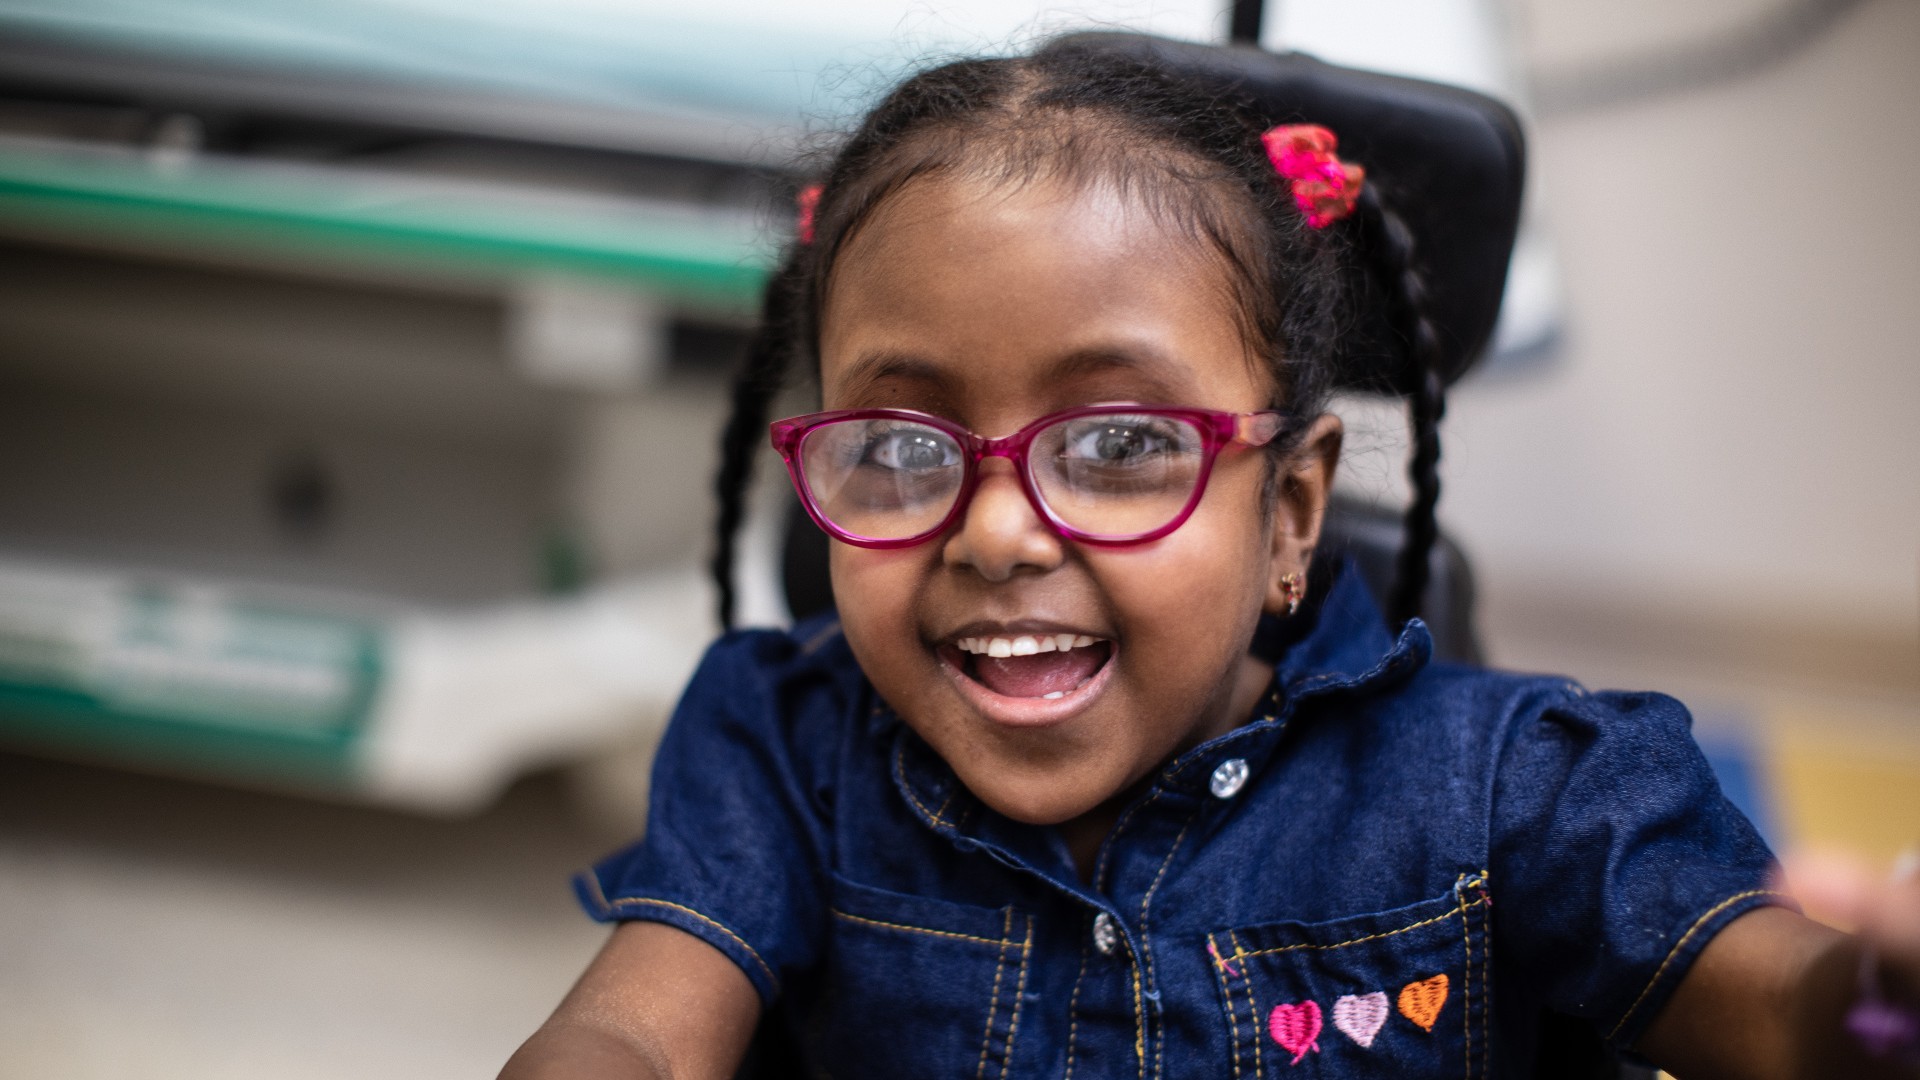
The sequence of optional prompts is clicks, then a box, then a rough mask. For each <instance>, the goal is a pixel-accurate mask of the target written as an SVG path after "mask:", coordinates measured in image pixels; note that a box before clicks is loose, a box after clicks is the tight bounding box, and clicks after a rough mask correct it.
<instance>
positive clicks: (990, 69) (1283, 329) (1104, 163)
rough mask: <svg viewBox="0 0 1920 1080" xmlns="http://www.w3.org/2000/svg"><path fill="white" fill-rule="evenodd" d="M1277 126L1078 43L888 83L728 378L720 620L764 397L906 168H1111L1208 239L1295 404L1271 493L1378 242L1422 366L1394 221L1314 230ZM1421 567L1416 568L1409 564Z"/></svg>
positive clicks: (1278, 444) (1095, 175)
mask: <svg viewBox="0 0 1920 1080" xmlns="http://www.w3.org/2000/svg"><path fill="white" fill-rule="evenodd" d="M1269 123H1270V121H1268V120H1267V119H1265V118H1263V117H1261V116H1260V115H1259V114H1258V113H1257V111H1256V110H1255V109H1254V108H1253V106H1252V105H1251V104H1250V103H1249V102H1246V101H1244V100H1242V99H1241V98H1240V97H1238V96H1236V95H1232V94H1225V93H1221V92H1219V91H1216V90H1209V89H1204V88H1201V87H1198V86H1195V85H1193V84H1191V83H1189V82H1188V81H1186V80H1183V79H1180V78H1178V77H1176V76H1174V75H1172V74H1170V73H1168V72H1167V71H1165V70H1164V69H1162V68H1160V67H1159V66H1157V65H1155V64H1154V63H1152V62H1151V61H1149V60H1145V59H1142V58H1138V57H1129V56H1124V55H1120V54H1116V53H1114V52H1111V51H1109V50H1103V49H1099V48H1097V47H1091V46H1088V45H1084V44H1081V43H1076V42H1073V41H1071V40H1065V41H1058V42H1054V43H1052V44H1050V45H1047V46H1044V47H1042V48H1041V49H1039V50H1038V51H1037V52H1035V53H1033V54H1032V55H1029V56H1024V57H1016V58H1005V59H1002V58H993V59H972V60H960V61H956V62H953V63H948V64H944V65H941V66H938V67H934V68H930V69H928V70H926V71H923V72H921V73H919V74H917V75H915V76H913V77H911V78H909V79H907V80H906V81H905V82H904V83H902V84H901V85H900V86H898V87H897V88H895V89H894V90H893V92H892V93H890V94H889V95H888V96H887V97H886V98H885V99H884V100H882V101H881V102H880V104H879V105H878V106H876V107H875V108H874V110H873V111H872V112H871V113H869V114H868V115H867V117H866V119H865V120H864V121H863V122H862V123H861V124H860V126H859V127H858V128H857V129H856V130H855V131H854V133H853V134H852V135H851V136H850V137H848V138H847V140H846V141H845V142H844V144H842V145H841V147H840V149H839V151H838V153H836V154H834V155H833V156H832V158H831V160H830V161H828V162H827V163H826V164H825V167H824V168H823V169H821V170H819V175H821V177H822V180H821V184H820V193H819V197H818V201H817V202H816V203H815V204H814V210H813V217H812V237H811V240H810V242H804V243H802V242H796V243H795V244H793V245H792V246H791V247H790V248H789V249H788V251H787V252H786V255H785V258H784V260H783V261H782V263H781V265H780V267H779V269H778V270H777V271H776V272H775V273H774V275H773V277H772V279H771V280H770V282H769V284H768V286H767V292H766V296H765V299H764V303H763V310H762V318H761V323H760V326H759V329H758V331H757V332H756V333H755V335H754V337H753V339H752V341H751V343H750V345H749V348H748V353H747V357H746V361H745V363H744V365H743V367H742V369H741V371H740V373H739V375H738V377H737V379H736V381H735V383H734V388H733V402H732V406H733V411H732V414H731V416H730V417H729V419H728V421H727V424H726V427H725V430H724V432H723V434H722V436H721V447H720V449H721V454H720V468H719V472H718V474H717V476H716V477H715V482H714V487H715V493H716V495H717V496H718V501H719V516H718V522H717V537H716V544H715V548H714V555H713V561H712V564H711V570H712V573H713V578H714V581H715V583H716V585H718V587H719V615H720V621H721V624H722V625H723V626H728V627H730V626H731V625H732V621H733V614H734V607H735V592H734V585H733V563H734V555H735V535H736V533H737V532H738V530H739V527H740V524H741V521H742V518H743V516H744V511H743V507H744V503H745V497H746V491H747V489H748V487H749V485H750V482H751V479H752V472H753V465H754V461H755V458H756V457H757V456H758V454H759V451H760V450H761V448H762V447H763V446H764V445H765V443H766V426H767V422H768V416H767V411H768V409H769V407H770V404H771V402H772V401H773V399H774V397H775V396H776V395H777V394H778V393H779V392H780V390H781V389H782V387H783V386H784V384H785V382H786V380H787V378H788V377H789V376H790V375H791V374H792V373H793V371H794V370H795V369H796V368H801V369H803V370H808V369H816V368H817V364H818V360H819V356H818V327H819V316H820V311H821V308H822V306H823V304H824V301H825V293H826V285H827V281H828V278H829V276H830V275H831V272H832V269H833V265H834V260H835V258H836V257H837V255H838V254H839V252H840V251H841V250H842V249H843V248H844V247H845V245H846V244H847V243H848V242H849V241H850V240H851V239H852V238H853V236H854V235H855V234H856V233H857V232H858V231H859V229H860V228H861V227H862V226H863V225H864V224H865V223H867V222H868V221H869V220H871V218H872V216H873V213H874V211H875V210H876V209H877V208H878V207H879V206H880V205H881V204H882V203H884V202H885V201H886V199H887V198H888V197H890V196H891V195H892V194H894V193H895V192H897V191H899V190H900V189H901V188H903V187H904V186H906V185H907V184H908V183H910V182H912V181H914V180H916V179H920V178H924V177H930V176H936V175H946V176H959V177H965V178H969V179H986V180H991V181H997V182H1003V183H1015V184H1018V183H1024V182H1028V181H1032V180H1035V179H1040V178H1047V179H1059V180H1066V181H1069V182H1075V183H1083V184H1086V183H1094V182H1100V183H1106V184H1112V185H1115V186H1116V187H1117V188H1118V189H1119V190H1120V191H1122V192H1123V193H1124V194H1125V195H1127V196H1128V197H1130V198H1132V199H1135V200H1137V201H1138V202H1140V203H1142V204H1143V205H1144V206H1145V207H1146V208H1147V209H1149V210H1150V211H1151V212H1153V213H1155V214H1156V215H1157V216H1158V217H1159V218H1160V219H1161V221H1162V222H1163V224H1165V225H1168V226H1170V227H1173V228H1177V229H1181V230H1184V231H1185V233H1186V234H1187V235H1188V236H1189V237H1190V238H1192V239H1194V240H1196V241H1198V242H1200V243H1202V244H1204V245H1206V246H1207V247H1208V248H1210V249H1211V250H1212V251H1213V252H1215V253H1216V254H1217V255H1219V256H1220V258H1221V260H1222V263H1223V265H1224V266H1225V267H1226V269H1227V272H1228V277H1229V283H1230V285H1231V287H1232V288H1233V290H1234V298H1235V300H1236V301H1237V303H1236V308H1237V310H1238V311H1239V313H1240V316H1241V323H1242V326H1241V330H1242V333H1243V335H1244V337H1245V339H1246V341H1247V344H1248V346H1249V350H1250V353H1251V354H1252V355H1254V356H1255V357H1257V358H1258V359H1259V360H1260V361H1261V362H1262V363H1263V364H1264V365H1265V367H1266V369H1267V371H1268V373H1269V375H1270V376H1271V383H1272V386H1273V388H1274V389H1273V393H1274V399H1273V401H1272V402H1271V403H1270V406H1269V407H1271V408H1275V409H1278V410H1279V411H1280V412H1281V413H1282V414H1283V416H1284V417H1285V419H1286V423H1285V425H1284V427H1283V429H1282V431H1283V435H1282V437H1281V438H1280V439H1276V440H1275V441H1274V442H1273V443H1272V444H1269V447H1268V449H1269V452H1270V457H1269V460H1270V462H1271V463H1272V465H1273V468H1272V471H1271V472H1270V473H1269V476H1270V480H1271V481H1272V482H1270V483H1269V484H1268V485H1267V491H1268V505H1269V506H1271V504H1272V499H1273V498H1274V497H1275V496H1276V495H1277V492H1278V490H1279V486H1278V480H1277V478H1278V476H1279V473H1280V470H1279V469H1278V463H1279V462H1280V461H1282V460H1284V458H1285V457H1286V456H1287V455H1289V454H1290V453H1292V452H1293V451H1294V450H1296V449H1297V448H1298V445H1299V440H1300V437H1301V436H1302V435H1303V434H1304V433H1305V431H1306V429H1307V427H1308V426H1309V423H1310V422H1311V420H1312V419H1313V418H1314V417H1315V416H1318V415H1319V414H1320V413H1321V412H1322V411H1323V410H1324V408H1325V406H1326V401H1327V398H1328V396H1329V394H1330V393H1331V392H1332V389H1333V386H1334V384H1335V381H1336V373H1337V371H1338V370H1339V367H1340V364H1341V355H1340V354H1341V350H1342V347H1343V335H1344V328H1345V327H1346V326H1348V325H1349V324H1350V323H1351V321H1352V320H1351V319H1350V318H1349V314H1350V312H1349V309H1348V305H1349V304H1351V303H1353V302H1354V298H1355V297H1356V296H1359V295H1363V294H1364V293H1366V292H1369V291H1370V290H1361V289H1356V288H1355V287H1354V267H1355V266H1356V264H1357V262H1359V261H1366V260H1367V259H1369V258H1371V259H1372V261H1375V262H1378V263H1379V264H1380V265H1381V267H1383V268H1385V269H1386V270H1387V271H1388V273H1387V274H1386V277H1385V280H1386V281H1387V282H1388V283H1389V284H1390V286H1391V287H1392V288H1393V289H1394V290H1395V291H1396V293H1397V296H1398V300H1397V303H1398V306H1399V310H1400V311H1401V312H1402V313H1403V315H1402V317H1401V319H1400V320H1399V323H1400V325H1401V327H1402V328H1403V333H1404V334H1405V336H1406V338H1407V341H1408V342H1409V343H1410V344H1411V345H1412V346H1413V347H1412V348H1411V350H1410V355H1411V357H1412V359H1413V360H1414V361H1415V363H1416V364H1417V365H1418V366H1419V367H1421V368H1422V369H1423V370H1427V371H1431V370H1432V366H1431V359H1432V357H1433V355H1434V354H1433V350H1432V349H1429V348H1425V347H1424V346H1425V344H1426V342H1428V341H1430V340H1434V341H1437V338H1436V336H1435V334H1434V331H1433V326H1432V324H1431V322H1430V321H1428V320H1427V319H1426V317H1425V315H1424V314H1423V312H1424V302H1425V296H1424V290H1423V288H1422V281H1421V278H1420V276H1419V273H1418V271H1417V269H1416V268H1415V264H1414V262H1413V256H1414V252H1413V246H1412V241H1411V238H1410V237H1409V236H1408V235H1407V233H1406V229H1405V226H1404V225H1402V224H1400V223H1399V220H1398V218H1396V217H1394V216H1393V215H1392V214H1391V212H1390V211H1388V210H1387V209H1386V208H1385V207H1384V206H1383V205H1381V204H1380V203H1379V200H1378V199H1377V197H1375V198H1372V199H1370V200H1368V201H1367V202H1366V210H1365V212H1364V213H1363V214H1361V215H1359V216H1358V218H1356V221H1360V222H1361V224H1360V226H1359V227H1360V229H1361V231H1362V232H1363V233H1365V234H1367V235H1365V236H1363V237H1355V236H1351V235H1349V232H1350V229H1349V227H1348V225H1345V224H1343V225H1342V226H1340V227H1336V228H1312V227H1310V226H1309V225H1308V224H1307V221H1306V218H1305V216H1304V215H1303V214H1302V213H1301V211H1300V209H1299V208H1298V207H1297V206H1295V205H1294V202H1293V200H1292V198H1291V195H1290V192H1289V191H1288V189H1287V187H1286V185H1285V184H1284V182H1282V181H1280V180H1279V178H1278V177H1276V175H1275V173H1274V169H1273V165H1272V163H1271V162H1270V160H1269V159H1268V157H1267V154H1266V151H1265V149H1264V147H1263V146H1262V144H1261V139H1260V136H1261V133H1262V132H1263V131H1264V130H1265V129H1266V128H1267V126H1268V124H1269ZM1376 233H1377V234H1378V235H1377V236H1375V235H1373V234H1376ZM1356 241H1359V242H1356ZM1368 252H1372V253H1373V254H1372V255H1371V256H1369V255H1367V254H1366V253H1368ZM1375 276H1376V278H1377V277H1378V276H1379V275H1378V273H1377V272H1375ZM1423 335H1424V336H1423ZM1427 383H1430V384H1431V389H1432V393H1431V394H1430V395H1427V396H1423V397H1419V398H1417V399H1416V404H1415V409H1414V420H1415V428H1416V439H1415V441H1416V453H1415V455H1414V471H1415V489H1416V493H1417V497H1416V499H1415V501H1414V507H1413V508H1412V509H1410V510H1409V515H1408V523H1409V528H1408V530H1407V544H1406V548H1407V550H1405V551H1403V552H1402V556H1401V564H1400V567H1401V588H1400V589H1398V590H1396V600H1395V607H1394V610H1395V612H1396V615H1397V616H1398V617H1401V618H1404V617H1407V615H1406V614H1402V611H1403V607H1402V605H1401V604H1400V598H1401V597H1403V596H1405V595H1407V594H1408V589H1409V584H1410V583H1411V595H1412V597H1413V601H1412V608H1411V610H1417V607H1418V596H1419V593H1420V592H1422V591H1424V587H1425V579H1424V578H1425V567H1426V565H1427V558H1428V551H1429V549H1430V548H1431V546H1432V543H1433V537H1434V534H1435V528H1434V525H1433V504H1434V499H1435V498H1437V496H1438V492H1439V485H1438V481H1437V479H1436V478H1435V477H1434V471H1433V470H1434V465H1435V463H1436V462H1437V461H1438V457H1439V444H1438V441H1437V436H1435V435H1434V425H1436V424H1437V423H1438V420H1439V412H1440V408H1441V400H1442V399H1441V397H1440V389H1439V388H1440V385H1441V384H1440V381H1439V379H1438V376H1437V375H1436V376H1434V377H1433V378H1431V379H1430V380H1427V382H1425V383H1423V384H1422V385H1427ZM1423 477H1424V479H1423ZM1416 517H1418V518H1419V521H1418V522H1416V521H1415V518H1416ZM1416 548H1417V549H1418V550H1415V549H1416ZM1415 565H1417V566H1418V567H1419V568H1420V577H1419V580H1417V581H1414V580H1413V579H1412V577H1411V576H1410V573H1409V570H1408V568H1409V567H1410V566H1415Z"/></svg>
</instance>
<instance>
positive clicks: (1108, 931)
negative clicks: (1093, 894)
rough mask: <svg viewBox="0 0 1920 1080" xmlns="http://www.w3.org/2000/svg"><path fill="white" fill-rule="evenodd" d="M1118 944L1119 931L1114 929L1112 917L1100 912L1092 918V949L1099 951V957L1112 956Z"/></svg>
mask: <svg viewBox="0 0 1920 1080" xmlns="http://www.w3.org/2000/svg"><path fill="white" fill-rule="evenodd" d="M1118 944H1120V931H1119V930H1117V929H1115V928H1114V925H1113V916H1111V915H1109V914H1107V913H1106V912H1104V911H1103V912H1101V913H1100V914H1098V915H1095V916H1094V917H1093V947H1094V948H1096V949H1099V950H1100V955H1101V956H1112V955H1113V949H1114V946H1116V945H1118Z"/></svg>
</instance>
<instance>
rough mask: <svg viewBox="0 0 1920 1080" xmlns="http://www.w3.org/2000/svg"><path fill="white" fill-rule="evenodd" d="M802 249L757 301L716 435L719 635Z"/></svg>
mask: <svg viewBox="0 0 1920 1080" xmlns="http://www.w3.org/2000/svg"><path fill="white" fill-rule="evenodd" d="M805 257H806V251H805V249H804V248H800V247H797V246H796V248H795V249H794V251H793V253H792V254H790V255H789V256H788V258H787V261H786V264H785V265H783V266H782V267H781V268H780V269H779V270H778V271H777V272H776V273H775V274H774V275H773V277H772V279H771V280H769V281H768V282H767V291H766V294H765V296H764V297H763V298H762V299H761V307H760V325H759V327H758V328H757V329H756V330H755V332H754V335H753V338H752V340H751V341H750V342H749V344H748V346H747V355H746V359H745V361H744V362H743V363H742V364H741V366H740V371H739V373H738V374H737V375H735V376H734V380H733V411H732V412H731V413H729V414H728V416H727V424H726V427H725V428H724V429H722V431H721V435H720V469H719V472H718V473H717V474H715V476H714V480H713V490H714V494H715V495H716V496H717V497H718V498H719V501H720V513H719V515H718V518H717V519H716V521H715V524H714V545H713V561H712V563H711V564H709V569H710V571H711V573H712V575H713V583H714V585H715V586H716V587H717V589H718V592H719V607H718V614H719V616H720V627H721V629H723V630H730V629H732V628H733V613H734V611H733V609H734V599H735V597H734V586H733V557H734V548H735V540H736V539H737V538H738V536H739V533H740V524H741V522H742V521H743V520H744V519H745V518H746V501H747V488H748V486H749V485H750V484H751V483H752V481H753V463H754V459H755V458H756V457H758V456H759V452H760V447H761V445H762V444H763V443H764V442H765V441H766V437H767V410H768V407H769V406H770V405H771V404H772V403H773V399H774V396H775V395H777V394H778V393H779V392H780V387H781V385H782V383H783V382H784V381H785V379H786V374H787V367H788V365H789V363H790V362H791V359H792V353H793V343H794V342H795V341H796V340H797V339H798V337H799V335H798V334H796V333H795V332H794V327H793V325H792V323H793V321H794V319H795V318H797V317H798V315H799V310H798V309H799V308H800V306H801V305H800V304H799V303H797V299H798V297H797V295H796V294H797V293H799V291H800V287H801V283H802V281H803V279H804V277H805V273H804V270H803V263H804V260H805Z"/></svg>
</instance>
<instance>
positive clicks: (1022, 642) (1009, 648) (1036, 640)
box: [954, 634, 1100, 656]
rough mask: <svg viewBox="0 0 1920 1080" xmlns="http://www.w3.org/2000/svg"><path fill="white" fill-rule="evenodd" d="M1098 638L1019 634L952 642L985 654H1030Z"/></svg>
mask: <svg viewBox="0 0 1920 1080" xmlns="http://www.w3.org/2000/svg"><path fill="white" fill-rule="evenodd" d="M1099 640H1100V639H1099V638H1093V637H1088V636H1087V635H1085V634H1021V635H1020V636H1019V637H963V638H961V639H960V640H959V641H956V642H954V644H955V645H956V646H957V647H958V648H959V649H960V651H961V652H968V653H977V654H984V655H986V656H1032V655H1033V654H1034V653H1043V652H1066V651H1067V650H1068V649H1080V648H1085V647H1086V646H1088V645H1091V644H1093V643H1094V642H1096V641H1099Z"/></svg>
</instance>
